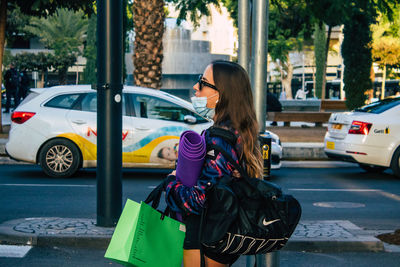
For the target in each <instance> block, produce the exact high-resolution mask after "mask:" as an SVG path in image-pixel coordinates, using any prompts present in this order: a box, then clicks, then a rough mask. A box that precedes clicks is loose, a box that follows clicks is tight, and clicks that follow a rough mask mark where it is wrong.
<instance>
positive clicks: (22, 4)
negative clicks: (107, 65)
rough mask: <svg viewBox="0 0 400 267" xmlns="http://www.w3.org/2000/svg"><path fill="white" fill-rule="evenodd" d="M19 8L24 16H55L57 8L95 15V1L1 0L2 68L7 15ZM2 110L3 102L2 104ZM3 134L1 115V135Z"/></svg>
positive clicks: (0, 41)
mask: <svg viewBox="0 0 400 267" xmlns="http://www.w3.org/2000/svg"><path fill="white" fill-rule="evenodd" d="M16 6H18V7H19V8H20V10H21V12H22V14H25V15H30V16H38V17H46V16H49V15H51V14H53V13H54V12H55V11H56V10H57V8H67V9H71V10H83V11H84V12H85V14H91V13H93V0H0V66H2V65H3V55H4V46H5V40H6V24H7V15H8V13H9V12H10V11H12V10H14V9H15V7H16ZM2 78H3V74H2V68H0V84H1V83H2ZM0 109H1V102H0ZM2 132H3V128H2V123H1V114H0V133H2Z"/></svg>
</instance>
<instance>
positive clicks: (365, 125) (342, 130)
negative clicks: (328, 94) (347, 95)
mask: <svg viewBox="0 0 400 267" xmlns="http://www.w3.org/2000/svg"><path fill="white" fill-rule="evenodd" d="M324 150H325V153H326V155H327V156H328V157H330V158H334V159H340V160H347V161H352V162H357V163H359V165H360V167H361V168H363V169H364V170H366V171H370V172H380V171H383V170H385V169H387V168H391V169H392V170H393V173H394V174H395V175H396V176H399V177H400V158H399V156H400V98H399V97H397V98H395V97H393V98H386V99H384V100H381V101H377V102H373V103H371V104H369V105H366V106H363V107H361V108H359V109H355V110H354V111H352V112H343V113H332V115H331V116H330V118H329V123H328V131H327V133H326V134H325V149H324Z"/></svg>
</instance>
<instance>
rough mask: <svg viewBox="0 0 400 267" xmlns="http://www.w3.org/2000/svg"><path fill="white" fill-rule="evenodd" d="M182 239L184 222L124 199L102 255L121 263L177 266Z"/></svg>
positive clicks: (164, 266) (153, 266)
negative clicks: (122, 207) (113, 229)
mask: <svg viewBox="0 0 400 267" xmlns="http://www.w3.org/2000/svg"><path fill="white" fill-rule="evenodd" d="M184 238H185V225H184V224H182V223H180V222H178V221H176V220H174V219H171V218H169V217H167V216H163V214H161V213H160V212H158V211H157V210H155V209H154V208H152V207H151V206H150V205H148V204H146V203H144V202H141V203H140V204H138V203H136V202H134V201H132V200H129V199H128V200H127V202H126V204H125V207H124V210H123V212H122V214H121V217H120V219H119V221H118V224H117V227H116V228H115V231H114V234H113V236H112V238H111V242H110V244H109V246H108V249H107V251H106V254H105V257H106V258H109V259H112V260H115V261H117V262H119V263H121V264H123V265H125V266H138V267H142V266H145V267H159V266H163V267H179V266H181V264H182V257H183V240H184Z"/></svg>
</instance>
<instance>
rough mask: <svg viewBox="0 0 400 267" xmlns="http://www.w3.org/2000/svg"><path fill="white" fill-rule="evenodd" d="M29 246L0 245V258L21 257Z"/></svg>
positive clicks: (27, 250)
mask: <svg viewBox="0 0 400 267" xmlns="http://www.w3.org/2000/svg"><path fill="white" fill-rule="evenodd" d="M31 248H32V247H31V246H11V245H0V258H23V257H25V255H26V254H27V253H28V252H29V250H31Z"/></svg>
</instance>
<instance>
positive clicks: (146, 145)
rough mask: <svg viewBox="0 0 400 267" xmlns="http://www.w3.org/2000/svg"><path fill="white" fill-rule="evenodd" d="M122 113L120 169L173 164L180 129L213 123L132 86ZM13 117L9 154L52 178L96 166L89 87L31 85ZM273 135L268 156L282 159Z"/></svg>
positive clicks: (180, 103) (185, 105) (93, 99)
mask: <svg viewBox="0 0 400 267" xmlns="http://www.w3.org/2000/svg"><path fill="white" fill-rule="evenodd" d="M122 115H123V118H122V121H123V129H122V145H123V148H122V151H123V158H122V160H123V167H139V168H174V167H175V161H176V159H177V155H178V143H179V136H180V135H181V133H182V132H183V131H186V130H193V131H196V132H198V133H200V132H201V131H203V130H204V129H207V128H208V127H210V126H211V125H212V124H213V122H212V120H209V119H207V118H204V117H202V116H200V115H199V114H197V113H196V112H195V111H194V109H193V106H192V104H191V103H189V102H187V101H185V100H183V99H181V98H178V97H175V96H173V95H171V94H168V93H165V92H162V91H159V90H153V89H147V88H141V87H134V86H124V89H123V99H122ZM11 120H12V124H11V130H10V133H9V140H8V142H7V143H6V147H5V148H6V152H7V154H8V155H9V157H10V158H13V159H16V160H20V161H25V162H30V163H35V164H40V165H41V167H42V169H43V171H44V172H45V173H46V174H47V175H49V176H52V177H69V176H71V175H73V174H74V173H75V172H76V171H77V170H78V169H79V168H87V167H96V164H97V162H96V158H97V145H96V144H97V142H96V139H97V128H96V125H97V94H96V91H95V90H93V89H91V88H90V86H89V85H74V86H55V87H52V88H40V89H31V93H30V94H29V95H28V96H27V98H26V99H24V101H23V102H22V103H21V104H20V105H19V106H18V107H17V109H16V110H15V111H14V112H13V114H12V115H11ZM274 139H275V140H274V141H275V142H276V143H273V144H272V158H273V159H276V158H278V160H279V161H280V158H281V154H282V152H281V151H282V148H281V146H280V141H279V137H277V136H276V135H274ZM274 151H275V153H274ZM279 151H280V155H279V154H278V155H274V154H276V153H277V152H279ZM279 161H278V162H276V160H275V162H273V165H272V168H279V167H280V162H279ZM274 163H275V164H274Z"/></svg>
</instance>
